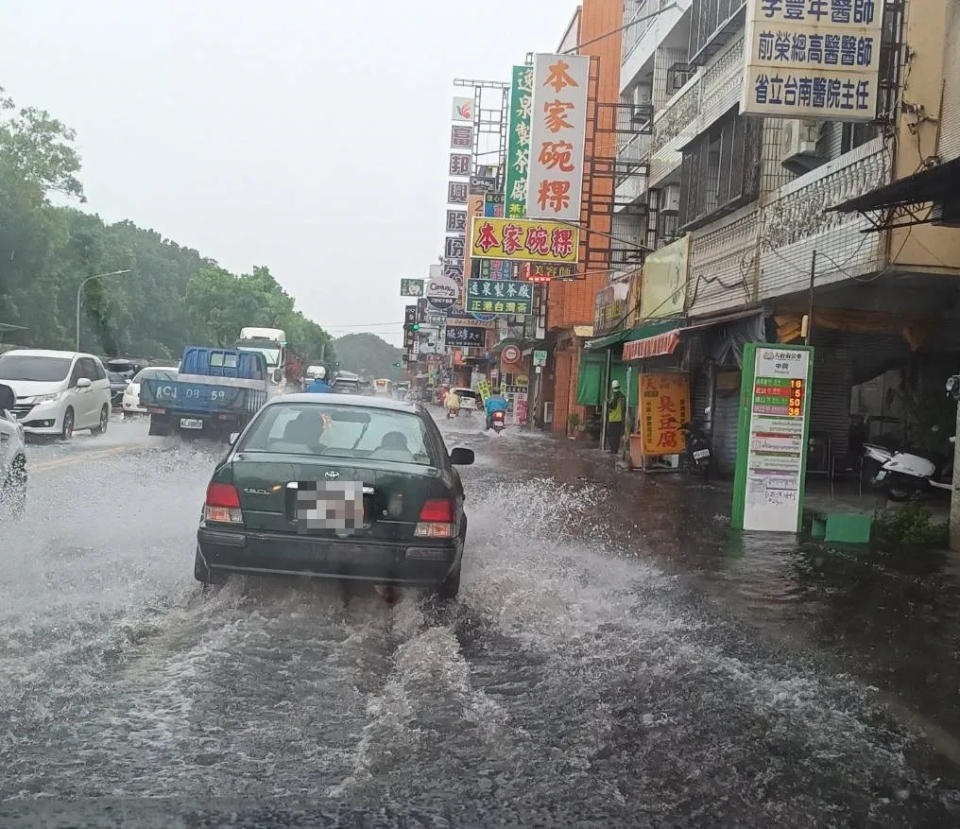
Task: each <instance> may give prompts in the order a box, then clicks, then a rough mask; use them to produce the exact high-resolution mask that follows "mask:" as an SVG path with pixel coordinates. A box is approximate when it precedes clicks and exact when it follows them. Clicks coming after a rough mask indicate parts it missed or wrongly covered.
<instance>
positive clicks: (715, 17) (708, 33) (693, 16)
mask: <svg viewBox="0 0 960 829" xmlns="http://www.w3.org/2000/svg"><path fill="white" fill-rule="evenodd" d="M745 5H746V3H744V2H743V0H693V5H692V6H691V8H690V61H689V62H690V63H702V62H703V61H704V60H705V59H706V58H708V57H709V56H710V55H711V54H714V53H715V52H716V51H717V50H718V49H719V48H720V46H722V45H723V43H724V42H725V41H724V39H723V38H721V35H722V34H723V33H724V32H725V31H727V30H728V29H731V28H732V27H731V24H732V18H733V17H734V16H735V15H737V14H738V13H739V12H740V10H741V9H742V8H743V7H744V6H745ZM730 34H732V31H730ZM707 47H710V49H708V48H707Z"/></svg>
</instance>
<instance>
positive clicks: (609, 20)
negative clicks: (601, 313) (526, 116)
mask: <svg viewBox="0 0 960 829" xmlns="http://www.w3.org/2000/svg"><path fill="white" fill-rule="evenodd" d="M622 15H623V3H622V0H584V2H583V3H582V4H581V5H580V6H579V7H578V8H577V10H576V12H575V13H574V15H573V18H572V20H571V22H570V25H569V26H568V27H567V30H566V32H565V33H564V35H563V37H562V39H561V42H560V45H559V49H558V51H559V52H567V51H573V52H575V53H576V54H580V55H590V56H591V57H592V58H593V60H592V63H591V79H590V90H589V93H588V101H587V107H588V113H589V114H588V116H587V129H586V165H585V174H584V182H583V206H582V210H581V220H580V225H581V233H580V240H581V241H580V254H579V259H578V262H577V275H576V277H575V278H574V279H572V280H570V281H566V282H559V281H555V282H553V283H552V284H551V285H550V287H549V291H548V298H547V324H546V328H547V339H546V347H547V349H548V353H549V360H548V363H547V366H546V368H545V370H544V375H543V391H542V394H541V399H542V401H543V403H544V404H545V408H544V410H543V411H542V412H541V413H540V415H539V416H540V417H543V415H546V417H545V418H544V419H545V420H548V421H549V422H550V423H551V424H552V428H553V430H554V431H556V432H560V433H565V432H566V431H567V428H568V417H569V415H570V414H576V415H577V417H578V418H579V419H580V421H581V422H583V420H584V416H585V411H586V410H585V408H584V406H583V405H582V404H581V403H579V402H578V400H579V398H580V395H579V391H578V378H579V376H580V373H581V372H580V368H581V367H580V361H581V355H582V353H583V348H582V345H583V343H584V341H585V340H586V339H587V338H589V337H591V336H592V335H593V331H594V329H593V324H594V302H595V297H596V294H597V292H598V291H600V290H602V289H603V287H604V286H606V284H607V268H608V267H609V255H610V253H609V251H610V236H611V235H612V234H611V230H612V216H611V213H610V210H609V205H610V203H611V201H612V197H613V187H614V181H613V176H612V174H611V167H612V164H613V159H614V158H615V156H616V142H615V134H616V133H615V125H614V123H613V121H614V120H615V113H616V102H617V96H618V93H619V81H620V49H621V47H620V34H619V27H620V26H621V24H622V21H623V17H622ZM579 44H583V46H579Z"/></svg>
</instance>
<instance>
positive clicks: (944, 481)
mask: <svg viewBox="0 0 960 829" xmlns="http://www.w3.org/2000/svg"><path fill="white" fill-rule="evenodd" d="M954 440H955V438H950V443H951V445H952V444H953V442H954ZM863 452H864V457H866V458H869V459H870V460H872V461H875V462H876V463H878V464H880V470H879V471H878V472H877V474H876V475H875V476H874V478H873V484H874V486H875V487H876V488H877V489H878V490H880V491H881V492H882V493H884V494H885V495H886V496H887V497H888V498H889V499H890V500H891V501H906V500H908V499H909V498H911V497H912V496H914V495H919V494H922V493H925V492H930V491H931V490H943V491H946V492H950V491H951V490H952V489H953V462H952V460H948V461H947V462H945V463H943V464H938V463H937V462H936V461H935V460H934V459H933V458H931V457H928V456H925V455H920V454H917V453H916V452H904V451H894V450H892V449H887V447H885V446H880V445H878V444H876V443H865V444H863Z"/></svg>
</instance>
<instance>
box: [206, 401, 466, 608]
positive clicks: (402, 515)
mask: <svg viewBox="0 0 960 829" xmlns="http://www.w3.org/2000/svg"><path fill="white" fill-rule="evenodd" d="M231 439H232V440H233V448H232V449H231V450H230V451H229V452H228V453H227V456H226V457H225V458H224V459H223V460H222V461H221V462H220V463H219V465H218V466H217V468H216V469H215V470H214V473H213V477H212V478H211V480H210V484H209V486H208V487H207V497H206V502H205V504H204V510H203V518H202V519H201V523H200V528H199V530H198V532H197V553H196V561H195V564H194V576H195V577H196V578H197V580H198V581H201V582H203V583H205V584H209V583H211V582H214V581H217V580H220V579H221V578H222V577H223V576H225V575H227V574H228V573H231V572H240V573H254V574H257V573H259V574H284V575H302V576H311V577H316V578H324V579H350V580H362V581H368V582H373V583H375V584H401V585H423V586H428V587H430V588H433V589H434V590H436V591H437V592H438V594H440V595H441V596H442V597H446V598H451V597H453V596H456V595H457V592H458V590H459V589H460V564H461V559H462V555H463V544H464V540H465V538H466V533H467V519H466V516H465V515H464V512H463V497H464V496H463V485H462V484H461V482H460V476H459V475H458V474H457V471H456V470H455V469H454V468H453V465H454V464H470V463H473V452H472V451H471V450H469V449H454V450H453V451H452V452H450V453H449V454H448V453H447V450H446V447H445V446H444V443H443V438H442V437H441V436H440V432H439V430H438V429H437V427H436V424H434V422H433V419H432V418H431V417H430V415H429V414H428V413H427V412H426V410H425V409H423V407H421V406H413V405H411V404H408V403H399V402H397V401H393V400H389V399H384V398H374V397H357V396H347V395H335V394H292V395H287V396H286V397H282V398H276V399H274V400H272V401H270V402H268V403H267V405H266V406H264V407H263V408H262V409H261V410H260V411H259V413H258V414H257V416H256V417H255V418H254V419H253V420H252V421H251V422H250V424H249V425H248V426H247V428H246V429H244V431H243V434H242V435H240V436H239V438H238V439H237V436H231Z"/></svg>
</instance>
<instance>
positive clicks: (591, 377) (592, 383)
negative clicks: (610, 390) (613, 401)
mask: <svg viewBox="0 0 960 829" xmlns="http://www.w3.org/2000/svg"><path fill="white" fill-rule="evenodd" d="M605 363H606V355H604V354H587V353H584V354H581V355H580V373H579V374H578V375H577V403H578V405H580V406H596V405H598V403H599V401H600V386H601V384H602V383H603V367H604V365H605Z"/></svg>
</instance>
